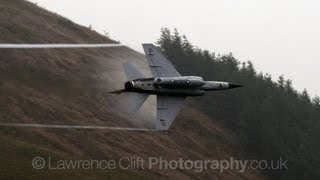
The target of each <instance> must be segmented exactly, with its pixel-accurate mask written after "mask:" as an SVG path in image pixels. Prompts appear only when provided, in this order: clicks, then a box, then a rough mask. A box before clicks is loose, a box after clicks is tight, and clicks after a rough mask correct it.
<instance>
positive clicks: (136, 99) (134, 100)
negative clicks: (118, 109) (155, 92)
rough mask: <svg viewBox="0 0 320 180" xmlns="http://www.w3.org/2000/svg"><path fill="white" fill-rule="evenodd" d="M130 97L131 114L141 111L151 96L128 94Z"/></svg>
mask: <svg viewBox="0 0 320 180" xmlns="http://www.w3.org/2000/svg"><path fill="white" fill-rule="evenodd" d="M128 95H129V101H130V111H131V112H137V111H139V109H140V107H141V106H142V105H143V103H144V102H145V101H146V100H147V99H148V97H149V94H143V93H135V92H131V93H128Z"/></svg>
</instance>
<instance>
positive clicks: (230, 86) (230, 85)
mask: <svg viewBox="0 0 320 180" xmlns="http://www.w3.org/2000/svg"><path fill="white" fill-rule="evenodd" d="M242 86H243V85H241V84H234V83H229V89H233V88H238V87H242Z"/></svg>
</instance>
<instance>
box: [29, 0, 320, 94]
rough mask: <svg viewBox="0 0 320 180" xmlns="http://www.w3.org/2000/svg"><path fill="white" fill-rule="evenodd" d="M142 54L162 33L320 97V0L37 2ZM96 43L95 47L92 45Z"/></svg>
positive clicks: (96, 0)
mask: <svg viewBox="0 0 320 180" xmlns="http://www.w3.org/2000/svg"><path fill="white" fill-rule="evenodd" d="M31 1H32V2H36V3H38V5H40V6H42V7H45V8H47V9H49V10H51V11H53V12H57V13H59V14H61V15H63V16H65V17H67V18H69V19H71V20H73V21H75V22H76V23H79V24H81V25H84V26H89V25H92V26H93V28H94V29H95V30H97V31H98V32H101V33H103V31H104V30H105V31H107V32H108V33H109V35H110V37H111V38H112V39H115V40H120V41H121V43H123V44H125V45H128V46H130V47H132V48H134V49H136V50H138V51H140V52H142V48H141V43H146V42H155V41H156V40H157V39H158V38H159V34H160V28H161V27H168V28H177V29H178V30H179V32H180V33H181V34H185V35H186V36H187V38H188V39H189V40H190V41H191V43H193V44H194V45H196V46H198V47H200V48H204V49H208V50H210V51H214V52H217V53H229V52H232V53H233V54H234V56H235V57H236V58H238V59H239V60H240V61H247V60H251V61H252V62H253V63H254V65H255V67H256V68H257V69H258V71H263V72H268V73H270V74H271V75H272V77H273V78H274V79H275V80H276V79H277V77H278V76H279V75H281V74H283V75H284V76H285V77H286V78H289V79H292V80H293V85H294V87H296V88H297V89H298V90H303V88H306V89H307V90H308V91H309V93H310V94H311V95H312V96H313V95H315V94H318V95H320V82H319V79H318V78H319V77H320V71H319V70H318V69H319V68H320V1H319V0H197V1H196V0H90V1H89V0H63V1H62V0H60V1H59V0H31ZM88 43H90V42H88Z"/></svg>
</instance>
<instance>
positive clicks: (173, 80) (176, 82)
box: [154, 76, 206, 88]
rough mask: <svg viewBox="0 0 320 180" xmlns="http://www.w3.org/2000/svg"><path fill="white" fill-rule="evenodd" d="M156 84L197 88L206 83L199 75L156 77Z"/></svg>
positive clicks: (164, 86) (168, 86)
mask: <svg viewBox="0 0 320 180" xmlns="http://www.w3.org/2000/svg"><path fill="white" fill-rule="evenodd" d="M154 84H155V85H157V86H161V87H163V88H197V87H201V86H203V85H205V84H206V83H205V81H203V79H202V78H201V77H197V76H182V77H165V78H164V77H162V78H155V81H154Z"/></svg>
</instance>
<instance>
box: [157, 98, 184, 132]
mask: <svg viewBox="0 0 320 180" xmlns="http://www.w3.org/2000/svg"><path fill="white" fill-rule="evenodd" d="M185 98H186V97H180V96H163V95H157V121H156V129H157V130H168V129H169V127H170V126H171V124H172V122H173V121H174V119H175V118H176V116H177V114H178V113H179V111H180V109H181V107H182V104H183V102H184V100H185Z"/></svg>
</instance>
